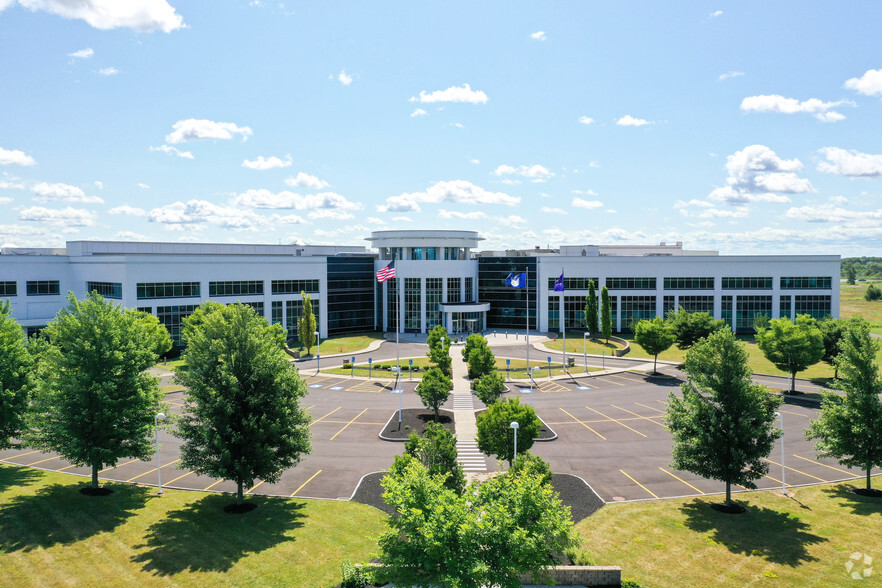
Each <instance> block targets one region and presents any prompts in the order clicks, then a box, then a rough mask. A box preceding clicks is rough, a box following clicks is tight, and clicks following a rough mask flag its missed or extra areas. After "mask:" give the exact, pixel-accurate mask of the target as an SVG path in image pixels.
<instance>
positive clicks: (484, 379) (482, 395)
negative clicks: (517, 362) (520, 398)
mask: <svg viewBox="0 0 882 588" xmlns="http://www.w3.org/2000/svg"><path fill="white" fill-rule="evenodd" d="M504 393H505V379H504V378H503V377H502V376H501V375H500V374H499V372H497V371H496V370H493V371H492V372H490V373H489V374H484V375H483V376H481V377H480V378H478V379H477V380H476V381H475V396H477V397H478V398H479V399H480V400H481V402H483V403H484V404H485V405H487V406H490V405H491V404H493V403H494V402H496V401H497V400H499V397H500V396H502V395H503V394H504Z"/></svg>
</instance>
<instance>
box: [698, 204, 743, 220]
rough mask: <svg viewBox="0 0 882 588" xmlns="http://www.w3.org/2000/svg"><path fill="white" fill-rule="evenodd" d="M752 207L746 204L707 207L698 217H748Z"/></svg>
mask: <svg viewBox="0 0 882 588" xmlns="http://www.w3.org/2000/svg"><path fill="white" fill-rule="evenodd" d="M748 216H750V209H749V208H748V207H746V206H738V207H735V208H707V209H705V210H702V211H701V214H699V215H698V218H747V217H748Z"/></svg>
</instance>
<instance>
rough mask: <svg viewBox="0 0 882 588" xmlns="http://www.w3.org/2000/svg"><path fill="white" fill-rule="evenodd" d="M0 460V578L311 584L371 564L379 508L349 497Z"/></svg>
mask: <svg viewBox="0 0 882 588" xmlns="http://www.w3.org/2000/svg"><path fill="white" fill-rule="evenodd" d="M85 482H86V479H85V478H81V477H78V476H71V475H66V474H58V473H51V472H42V471H38V470H32V469H28V468H21V467H13V466H7V465H0V570H2V576H3V579H2V581H0V583H2V584H3V585H4V586H16V587H18V586H40V587H43V586H73V585H80V586H310V587H330V586H334V585H335V584H337V583H339V582H340V562H341V560H344V559H350V560H352V561H353V562H363V561H369V560H370V559H371V557H372V555H373V553H374V552H375V551H376V537H377V536H378V535H379V534H380V533H381V532H382V531H383V530H384V528H385V523H384V520H385V515H383V513H381V512H380V511H378V510H376V509H374V508H371V507H369V506H365V505H362V504H357V503H350V502H337V501H331V500H326V501H318V500H312V501H306V500H293V499H282V498H267V497H257V496H256V497H254V498H249V500H253V501H255V502H257V503H259V505H260V506H258V508H257V509H255V510H253V511H252V512H250V513H247V514H243V515H228V514H225V513H224V512H223V510H222V509H223V507H224V506H225V505H227V504H230V503H231V502H233V501H235V498H234V497H232V496H224V495H219V494H210V493H204V492H184V491H176V490H168V491H166V493H165V494H163V495H162V496H158V495H157V494H156V490H155V489H153V488H144V487H139V486H133V485H130V484H110V487H112V488H114V490H115V492H114V493H113V494H111V495H110V496H105V497H88V496H83V495H82V494H80V493H79V492H78V491H77V490H78V489H79V488H80V487H82V486H84V485H85Z"/></svg>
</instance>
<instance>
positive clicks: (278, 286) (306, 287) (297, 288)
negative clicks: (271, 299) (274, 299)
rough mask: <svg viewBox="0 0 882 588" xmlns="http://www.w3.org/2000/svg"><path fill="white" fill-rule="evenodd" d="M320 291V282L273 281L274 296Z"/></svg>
mask: <svg viewBox="0 0 882 588" xmlns="http://www.w3.org/2000/svg"><path fill="white" fill-rule="evenodd" d="M318 291H319V281H318V280H273V282H272V292H273V294H300V293H301V292H306V293H307V294H312V293H317V292H318Z"/></svg>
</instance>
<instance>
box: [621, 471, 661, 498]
mask: <svg viewBox="0 0 882 588" xmlns="http://www.w3.org/2000/svg"><path fill="white" fill-rule="evenodd" d="M619 471H620V472H622V473H623V474H625V476H627V477H628V479H629V480H631V481H632V482H634V483H635V484H637V485H638V486H640V487H641V488H643V489H644V490H646V491H647V492H649V494H650V495H652V497H653V498H658V496H657V495H656V494H655V492H653V491H652V490H650V489H649V488H647V487H646V486H644V485H643V484H641V483H640V482H638V481H637V480H635V479H634V478H632V477H631V476H628V473H627V472H626V471H625V470H619Z"/></svg>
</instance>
